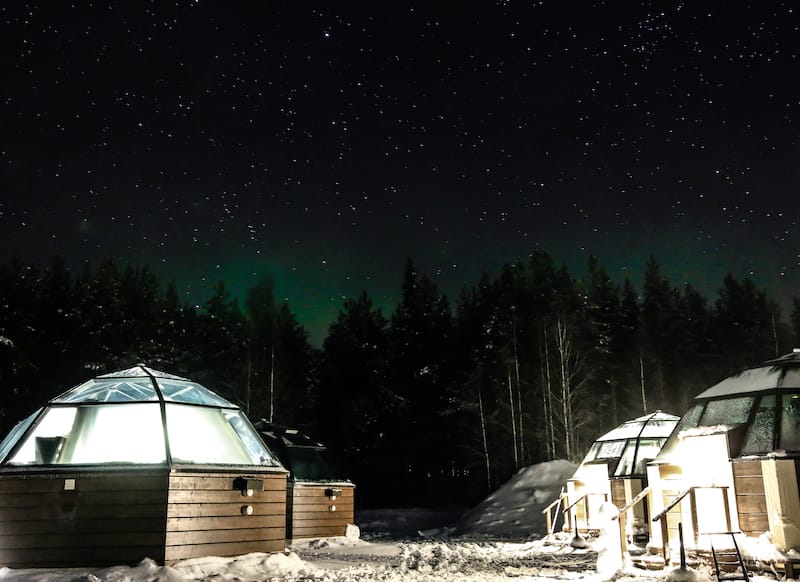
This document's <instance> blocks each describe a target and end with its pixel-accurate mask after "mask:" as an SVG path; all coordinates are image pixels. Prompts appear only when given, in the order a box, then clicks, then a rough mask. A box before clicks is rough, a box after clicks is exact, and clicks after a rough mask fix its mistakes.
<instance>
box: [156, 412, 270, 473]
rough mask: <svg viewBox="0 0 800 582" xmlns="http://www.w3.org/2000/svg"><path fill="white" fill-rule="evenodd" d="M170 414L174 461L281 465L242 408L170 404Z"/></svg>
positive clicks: (168, 413) (170, 438)
mask: <svg viewBox="0 0 800 582" xmlns="http://www.w3.org/2000/svg"><path fill="white" fill-rule="evenodd" d="M166 413H167V431H168V433H169V442H170V452H171V453H172V460H173V462H174V463H188V464H201V465H268V466H274V465H276V464H277V463H276V462H275V461H274V459H273V457H272V455H271V454H270V453H269V451H268V450H267V448H266V447H265V446H264V444H263V443H262V442H261V441H260V439H259V438H258V436H257V435H256V434H255V430H254V429H253V428H252V426H250V424H249V422H247V421H246V420H245V419H244V418H243V417H242V414H241V412H239V411H238V410H225V409H219V408H206V407H198V406H186V405H183V404H167V406H166Z"/></svg>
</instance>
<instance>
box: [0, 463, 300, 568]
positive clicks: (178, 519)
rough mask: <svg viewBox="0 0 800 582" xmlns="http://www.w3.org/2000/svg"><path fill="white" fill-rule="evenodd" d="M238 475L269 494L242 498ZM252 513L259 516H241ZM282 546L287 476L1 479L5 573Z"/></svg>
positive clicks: (128, 473)
mask: <svg viewBox="0 0 800 582" xmlns="http://www.w3.org/2000/svg"><path fill="white" fill-rule="evenodd" d="M240 476H248V477H252V478H256V479H260V480H261V481H262V482H263V485H264V491H256V492H254V494H253V496H252V497H247V496H245V495H243V494H242V492H241V490H239V489H236V488H235V486H234V481H235V480H236V478H238V477H240ZM73 485H74V489H72V488H71V487H72V486H73ZM247 506H250V507H251V508H252V511H248V512H243V511H242V508H243V507H247ZM245 513H248V514H245ZM285 537H286V473H285V472H283V471H282V470H279V471H270V472H266V471H264V472H259V471H258V468H256V471H255V472H253V471H250V470H246V471H244V472H224V473H221V472H200V473H190V472H186V471H180V470H175V469H173V470H172V471H170V469H169V468H167V467H164V468H163V469H152V470H151V469H147V470H142V469H135V470H132V469H128V468H125V469H108V470H99V471H96V472H84V473H81V472H78V471H75V472H66V471H64V472H55V473H43V472H26V473H22V472H15V473H3V474H0V566H6V567H10V568H34V567H35V568H50V567H77V566H111V565H117V564H129V565H134V564H137V563H139V562H140V561H141V560H142V559H144V558H151V559H153V560H155V561H156V562H159V563H166V564H172V563H174V562H176V561H178V560H181V559H185V558H192V557H199V556H210V555H216V556H234V555H239V554H244V553H249V552H274V551H283V550H284V548H285Z"/></svg>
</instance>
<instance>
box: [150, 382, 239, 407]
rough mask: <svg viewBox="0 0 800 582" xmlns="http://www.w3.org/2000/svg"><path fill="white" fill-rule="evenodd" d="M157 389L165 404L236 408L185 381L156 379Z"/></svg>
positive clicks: (210, 392)
mask: <svg viewBox="0 0 800 582" xmlns="http://www.w3.org/2000/svg"><path fill="white" fill-rule="evenodd" d="M158 387H159V388H160V389H161V393H162V394H163V395H164V400H166V401H167V402H183V403H185V404H202V405H204V406H221V407H224V408H236V406H235V405H233V404H231V403H230V402H228V401H227V400H225V399H224V398H222V397H221V396H219V395H217V394H214V393H213V392H212V391H211V390H209V389H208V388H206V387H204V386H201V385H200V384H195V383H194V382H187V381H185V380H169V379H164V378H159V379H158Z"/></svg>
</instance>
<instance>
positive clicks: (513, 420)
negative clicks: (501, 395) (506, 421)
mask: <svg viewBox="0 0 800 582" xmlns="http://www.w3.org/2000/svg"><path fill="white" fill-rule="evenodd" d="M506 371H507V372H508V404H509V406H510V407H511V438H512V442H513V444H514V469H519V454H518V445H517V419H516V416H515V414H514V392H513V391H512V390H511V370H510V369H506Z"/></svg>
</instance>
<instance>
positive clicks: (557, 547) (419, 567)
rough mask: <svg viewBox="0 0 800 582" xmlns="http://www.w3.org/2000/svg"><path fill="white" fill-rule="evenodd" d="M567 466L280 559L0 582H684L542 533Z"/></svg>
mask: <svg viewBox="0 0 800 582" xmlns="http://www.w3.org/2000/svg"><path fill="white" fill-rule="evenodd" d="M574 469H575V467H574V465H572V464H570V463H567V462H565V461H553V462H550V463H542V464H540V465H534V466H532V467H526V468H524V469H522V470H520V472H519V473H518V474H517V475H515V476H514V477H513V478H512V479H511V480H509V482H508V483H506V484H505V485H503V486H502V487H501V488H500V489H498V490H497V491H495V492H494V493H493V494H492V495H490V496H489V497H488V498H487V499H486V500H484V501H483V502H482V503H480V504H479V505H478V506H476V507H475V508H473V509H472V510H470V511H468V512H466V513H464V514H463V515H461V516H460V517H459V516H454V515H448V514H446V513H437V512H431V511H429V510H422V509H417V510H383V511H367V512H361V513H360V514H358V516H357V517H358V521H360V522H361V523H360V525H361V526H362V527H363V529H364V531H363V533H362V532H361V531H360V530H359V528H358V527H355V526H353V527H351V528H349V529H348V535H347V536H343V537H337V538H327V539H320V540H309V541H303V542H300V543H295V544H294V545H292V546H291V547H289V548H287V551H286V552H285V553H281V554H261V553H259V554H247V555H244V556H238V557H235V558H220V557H208V558H196V559H192V560H186V561H183V562H180V563H178V564H176V565H174V566H172V567H166V566H160V565H158V564H156V563H155V562H153V561H152V560H144V561H142V562H141V563H140V564H138V565H137V566H133V567H130V566H114V567H110V568H103V569H62V570H59V569H48V570H11V569H8V568H2V569H0V582H5V581H9V582H11V581H14V582H78V581H85V582H97V581H107V582H179V581H187V580H215V581H216V580H218V581H241V582H257V581H258V582H260V581H287V582H301V581H302V582H306V581H318V582H362V581H368V580H377V581H383V582H395V581H397V582H399V581H410V582H423V581H426V582H427V581H431V582H432V581H445V582H449V581H453V582H479V581H485V582H496V581H499V580H516V581H520V582H552V581H566V582H578V581H580V582H605V581H610V580H615V581H617V582H649V581H654V582H656V581H657V582H673V581H674V582H679V581H680V582H683V581H685V580H686V578H685V577H676V576H674V575H673V576H671V577H668V574H669V573H670V571H655V572H654V571H645V570H637V569H634V568H632V567H630V566H629V565H627V564H624V563H622V561H621V558H620V557H619V556H617V555H615V553H614V552H612V551H609V548H610V547H611V544H609V545H608V546H607V545H606V542H607V541H608V540H610V539H613V536H615V535H617V534H615V533H614V532H613V531H612V530H611V529H610V530H609V531H607V532H604V534H603V535H601V536H600V537H599V538H597V539H595V540H592V542H591V543H590V544H589V545H588V547H586V548H581V549H577V548H573V547H572V545H571V544H570V541H571V538H570V536H569V535H566V534H557V535H555V536H553V537H552V538H549V539H548V538H547V537H546V536H544V534H545V533H546V532H545V525H544V519H543V516H542V513H541V510H542V508H544V507H545V506H546V505H547V504H548V503H549V502H550V501H551V500H553V499H554V498H555V497H556V496H557V495H558V492H559V490H560V488H561V485H562V484H563V482H564V480H565V479H566V478H567V477H568V476H570V475H571V474H572V472H573V471H574ZM613 511H614V510H613V508H612V510H611V511H610V512H609V520H608V523H609V524H610V525H612V524H614V523H616V522H613V520H611V519H610V518H611V516H612V514H613ZM693 574H694V579H695V580H697V581H698V582H705V581H708V580H709V579H710V578H712V576H710V570H708V569H705V570H703V569H701V570H700V571H699V572H694V573H693ZM668 578H669V580H668ZM755 582H767V579H758V578H755Z"/></svg>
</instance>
